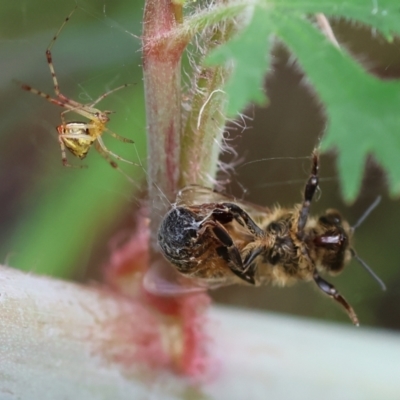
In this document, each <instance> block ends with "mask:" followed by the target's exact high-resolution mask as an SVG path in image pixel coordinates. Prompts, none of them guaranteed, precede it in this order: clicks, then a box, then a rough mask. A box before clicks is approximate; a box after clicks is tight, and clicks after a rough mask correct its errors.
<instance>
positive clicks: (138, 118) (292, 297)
mask: <svg viewBox="0 0 400 400" xmlns="http://www.w3.org/2000/svg"><path fill="white" fill-rule="evenodd" d="M74 5H75V3H74V2H73V1H68V2H62V3H61V2H56V1H54V0H52V1H50V0H36V1H35V2H27V1H22V0H16V1H14V2H9V1H7V2H3V3H1V4H0V32H1V34H0V62H1V71H2V74H1V76H0V84H1V91H0V114H1V119H0V126H1V130H0V140H1V146H0V153H1V155H0V165H1V168H0V174H1V178H0V182H1V185H0V196H1V208H0V214H1V215H0V218H1V229H0V237H1V241H0V259H1V260H2V262H4V263H6V264H8V265H10V266H13V267H17V268H21V269H24V270H28V271H32V272H35V273H44V274H51V275H56V276H61V277H67V278H73V279H79V280H83V279H87V277H90V278H97V279H100V277H101V266H102V265H103V264H104V263H105V261H106V260H107V257H108V255H109V250H108V243H109V241H110V238H112V237H113V236H114V235H116V234H117V233H118V232H120V231H121V230H123V229H129V228H131V227H132V226H133V225H134V211H135V210H136V209H137V206H138V204H139V203H140V196H139V195H138V193H137V188H136V187H134V185H132V183H130V182H129V181H128V180H127V179H126V178H125V177H124V176H123V175H122V174H120V173H119V172H118V171H115V170H113V169H112V168H110V166H109V165H108V164H107V163H106V162H105V161H104V160H103V159H102V158H101V157H100V156H99V155H98V154H97V153H96V151H95V150H94V149H93V150H92V151H91V152H90V153H89V156H88V157H87V159H86V160H84V161H83V162H80V161H79V160H77V159H73V158H72V157H69V159H70V161H71V163H74V164H80V163H81V164H86V165H88V166H89V168H87V169H71V168H69V169H68V168H63V167H62V164H61V156H60V150H59V145H58V142H57V134H56V131H55V126H56V125H58V124H59V123H60V119H59V113H60V111H62V110H61V109H59V108H58V107H57V106H55V105H52V104H50V103H48V102H46V101H45V100H44V99H42V98H40V97H39V96H35V95H33V94H31V93H28V92H25V91H23V90H21V89H20V88H19V87H18V85H17V84H15V83H13V82H12V80H13V79H15V80H19V81H21V82H24V83H28V84H29V85H31V86H33V87H35V88H37V89H40V90H43V91H44V92H47V93H49V94H53V86H52V81H51V76H50V72H49V69H48V65H47V62H46V58H45V50H46V47H47V46H48V44H49V42H50V40H51V38H52V36H53V35H54V34H55V32H56V31H57V30H58V29H59V27H60V25H61V23H62V21H63V20H64V19H65V17H66V16H67V15H68V14H69V13H70V11H71V10H72V9H73V7H74ZM78 5H79V8H78V10H77V11H76V12H75V14H74V15H73V17H72V18H71V20H70V22H69V23H68V25H67V26H66V27H65V29H64V31H63V32H62V34H61V36H60V37H59V39H58V40H57V43H56V45H55V46H54V48H53V61H54V66H55V70H56V74H57V77H58V79H59V84H60V87H61V91H62V93H64V94H65V95H67V96H69V97H71V98H73V99H76V100H78V101H82V102H88V101H90V100H91V99H95V98H97V97H98V96H99V95H101V94H102V93H104V92H106V91H107V90H109V89H112V88H114V87H117V86H119V85H121V84H124V83H130V82H134V83H136V85H135V86H133V87H129V88H127V89H124V90H121V91H119V92H117V93H115V94H114V95H112V96H111V97H109V98H107V99H106V100H104V102H102V103H100V108H101V109H111V110H114V111H116V114H115V115H112V121H111V122H110V124H109V127H110V129H112V130H113V131H115V132H117V133H119V134H120V135H123V136H126V137H129V138H131V139H133V140H135V143H136V148H137V151H138V154H139V157H140V160H141V161H142V162H143V160H145V118H144V101H143V87H142V72H141V65H140V64H141V59H140V51H139V50H140V40H139V39H138V37H137V36H139V35H140V34H141V28H142V26H141V17H142V12H143V4H142V2H135V1H130V2H128V1H111V0H104V1H102V2H99V1H89V0H86V1H79V2H78ZM334 28H335V29H336V32H337V34H338V37H339V39H341V40H342V42H343V43H345V45H346V47H347V48H350V49H351V50H352V51H353V52H354V53H355V54H356V57H357V59H358V60H360V61H362V62H363V64H364V65H366V66H367V68H368V69H369V70H371V72H374V73H377V74H379V75H381V76H383V77H385V78H396V77H397V78H398V77H399V76H400V44H399V42H398V41H395V42H394V43H393V44H391V45H387V44H385V43H384V41H383V40H382V39H380V38H379V37H375V36H372V35H371V34H370V33H369V31H368V30H363V29H360V28H355V27H350V26H348V25H345V24H343V23H341V22H335V24H334ZM310 51H312V49H311V50H310ZM327 79H329V77H327ZM267 88H268V94H269V98H270V101H271V103H270V105H269V107H268V108H266V109H253V108H250V109H249V111H248V115H249V117H250V118H248V119H246V122H245V123H243V124H242V125H243V127H246V129H241V128H240V127H237V126H233V125H232V129H231V130H230V133H229V134H228V135H227V143H228V144H229V146H232V147H233V148H234V151H231V152H230V153H229V152H228V154H226V155H225V156H224V160H225V161H227V162H231V160H232V157H233V153H234V152H235V151H236V152H237V153H238V158H239V159H240V158H243V160H244V161H243V163H242V165H241V166H239V167H236V168H235V174H234V175H230V176H229V180H230V182H231V183H230V184H228V186H227V192H228V193H231V194H234V195H236V196H238V197H240V198H245V199H248V200H250V201H252V202H255V203H259V204H266V205H273V204H276V203H279V204H281V205H282V206H292V205H293V204H295V203H296V202H299V201H300V200H301V192H302V189H303V186H304V182H305V180H306V179H307V177H308V173H309V161H308V160H306V159H304V157H306V156H309V155H310V153H311V151H312V149H313V148H314V146H315V145H316V144H317V143H318V141H319V139H320V137H321V133H322V132H323V130H324V126H325V124H326V121H325V119H324V116H323V110H322V108H321V107H320V105H319V103H318V101H317V100H316V99H315V96H314V94H313V92H312V89H311V88H310V87H309V86H308V85H307V80H306V79H304V77H303V76H302V75H301V72H300V70H299V68H298V67H297V66H296V64H295V63H294V61H293V59H291V58H290V56H289V55H288V54H287V53H286V51H285V49H284V48H282V47H278V48H277V49H276V51H275V53H274V67H273V71H272V72H271V73H270V74H269V77H268V79H267ZM376 100H377V102H378V101H379V99H376ZM351 107H352V105H351V104H349V112H351ZM349 135H351V132H349ZM105 140H106V144H107V146H108V147H109V148H110V149H111V150H112V151H114V152H115V153H117V154H119V155H121V156H122V157H124V158H127V159H130V160H132V161H135V162H139V160H138V156H137V153H136V150H135V149H134V147H133V146H132V145H129V144H124V143H120V142H118V141H116V140H115V139H113V138H112V137H106V135H105ZM273 158H284V159H283V160H278V159H273ZM246 163H249V164H247V165H246ZM119 164H120V167H121V168H122V169H123V170H124V171H125V172H126V173H127V174H128V175H129V176H131V177H132V178H133V179H134V180H135V181H137V182H138V185H137V186H140V182H141V179H142V177H143V171H142V170H141V169H140V168H139V167H134V166H129V165H127V164H124V163H122V162H120V163H119ZM320 171H321V193H320V196H319V199H318V201H316V202H315V203H314V204H313V207H312V211H313V213H321V212H323V211H324V210H325V209H326V208H331V207H333V208H337V209H339V210H340V211H341V212H342V213H343V215H344V216H345V217H346V218H347V219H348V220H349V222H350V223H351V224H353V223H355V222H356V221H357V219H358V218H359V217H360V216H361V215H362V214H363V212H364V211H365V210H366V208H367V207H368V206H369V205H370V204H371V203H372V202H373V200H374V199H375V198H376V196H378V195H379V194H382V195H383V201H382V203H381V204H380V206H379V207H378V208H377V209H376V210H375V211H374V212H373V214H372V215H371V216H370V217H369V218H368V219H367V221H366V222H365V223H364V224H363V225H362V226H361V227H360V228H359V229H358V230H357V232H356V238H355V241H356V243H355V248H356V249H357V252H358V254H359V255H360V256H361V257H362V258H363V259H364V260H365V261H366V262H367V263H368V264H369V265H370V266H371V267H372V268H373V269H374V270H375V271H376V272H377V273H378V274H379V276H380V277H381V278H382V279H383V280H384V281H385V282H386V283H387V286H388V290H387V291H386V292H382V291H381V290H380V288H379V286H378V285H377V284H376V282H374V281H373V280H372V279H371V278H370V277H369V275H368V274H367V273H366V272H365V271H363V270H362V268H361V267H360V266H359V265H358V264H357V263H355V262H353V263H351V264H350V266H349V267H348V268H347V269H346V270H345V272H344V273H343V274H342V275H340V276H339V277H337V278H331V279H329V280H330V282H332V283H333V284H335V286H336V287H337V288H338V289H339V290H340V292H341V293H342V294H343V295H344V296H345V297H346V298H347V299H348V300H349V302H350V303H351V304H352V305H353V307H354V308H355V309H356V312H357V313H358V316H359V318H360V321H361V323H362V325H363V326H367V325H374V326H378V327H388V328H395V329H399V328H400V290H399V289H398V286H400V268H399V266H400V250H399V249H400V235H399V231H400V228H399V226H400V208H399V202H398V201H395V200H393V199H388V198H387V195H386V187H385V175H384V174H383V173H382V171H381V170H380V169H379V167H378V166H376V165H375V164H374V162H373V160H369V161H368V163H367V167H366V173H365V179H364V185H363V189H362V192H361V194H360V196H359V199H358V200H357V202H356V203H355V204H353V205H351V206H346V205H345V204H343V202H342V200H341V195H340V186H339V183H338V181H337V178H336V172H335V159H334V155H333V154H332V155H324V156H323V157H322V159H321V170H320ZM221 178H223V179H225V178H226V176H221ZM212 296H213V297H214V298H215V299H216V300H217V301H220V302H224V303H229V304H235V305H238V306H241V307H251V308H260V309H268V310H273V311H279V312H285V313H291V314H298V315H303V316H308V317H314V318H320V319H326V320H336V321H340V322H343V323H345V324H350V322H349V321H348V320H347V316H346V315H345V314H344V313H343V312H342V310H341V309H340V308H339V307H337V306H336V304H334V303H333V302H332V301H331V300H330V299H327V298H325V297H324V296H323V295H321V294H320V293H319V291H318V290H317V289H316V288H315V287H313V285H312V284H299V285H297V286H294V287H292V288H283V289H280V288H272V287H268V288H259V289H253V288H247V287H237V286H235V287H228V288H223V289H219V290H217V291H214V292H213V293H212Z"/></svg>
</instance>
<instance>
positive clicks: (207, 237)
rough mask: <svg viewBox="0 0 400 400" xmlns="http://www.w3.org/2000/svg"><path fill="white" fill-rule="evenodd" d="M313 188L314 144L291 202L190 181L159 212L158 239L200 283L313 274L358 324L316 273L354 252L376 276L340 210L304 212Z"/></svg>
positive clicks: (335, 269) (283, 280)
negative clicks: (268, 201) (239, 196)
mask: <svg viewBox="0 0 400 400" xmlns="http://www.w3.org/2000/svg"><path fill="white" fill-rule="evenodd" d="M317 187H318V153H317V152H316V151H315V152H314V154H313V157H312V168H311V174H310V177H309V179H308V181H307V183H306V186H305V190H304V199H303V202H302V203H301V204H298V205H296V206H294V207H293V208H290V209H285V208H280V207H274V208H272V209H268V208H264V207H259V206H255V205H253V204H250V203H247V202H243V201H237V200H235V199H232V198H229V197H227V196H224V195H222V194H220V193H216V192H214V191H212V190H211V189H207V188H204V187H201V186H188V187H186V188H184V189H182V190H181V191H180V192H179V194H178V198H177V202H176V204H175V206H174V207H173V208H172V209H171V210H170V211H169V212H168V213H167V215H166V216H165V217H164V219H163V221H162V223H161V226H160V229H159V232H158V243H159V245H160V248H161V250H162V252H163V254H164V256H165V257H166V259H167V260H168V261H170V263H171V264H172V265H174V266H175V268H176V269H177V270H178V271H179V272H180V273H181V274H184V275H186V276H189V277H191V278H193V279H194V280H195V281H197V282H198V283H199V284H201V285H203V286H209V287H215V286H222V285H227V284H231V283H248V284H252V285H261V284H265V283H269V282H271V283H273V284H277V285H280V286H284V285H288V284H291V283H294V282H296V281H299V280H301V281H314V282H315V283H316V285H317V287H318V288H319V289H320V290H322V291H323V292H324V293H325V294H327V295H328V296H330V297H331V298H333V299H334V300H336V301H337V302H338V303H340V304H341V305H342V306H343V307H344V308H345V309H346V311H347V313H348V315H349V317H350V318H351V320H352V321H353V323H354V324H356V325H358V319H357V316H356V314H355V312H354V310H353V308H352V307H351V306H350V304H349V303H348V302H347V301H346V300H345V299H344V297H343V296H342V295H341V294H340V293H339V292H338V291H337V290H336V289H335V287H334V286H333V285H331V284H330V283H328V282H327V281H326V280H324V279H323V278H322V277H321V276H320V273H321V272H322V273H323V272H328V273H330V274H337V273H339V272H341V271H342V270H343V268H344V266H345V265H346V264H347V263H348V262H349V261H350V260H351V259H352V258H353V257H355V258H356V259H357V260H358V261H360V262H361V263H362V265H363V266H364V267H365V268H366V269H367V270H368V271H369V272H370V273H371V274H372V275H373V276H374V277H375V278H377V277H376V275H374V273H373V272H372V271H371V270H370V269H369V267H368V266H367V265H366V264H365V263H364V262H363V261H362V260H360V259H359V258H358V257H357V256H356V254H355V252H354V250H353V249H352V248H351V237H352V234H353V231H354V228H352V227H350V225H349V224H348V222H347V221H345V220H343V219H342V217H341V216H340V214H339V213H338V212H337V211H335V210H331V209H330V210H327V211H326V213H325V214H324V215H322V216H320V217H319V218H316V217H311V216H309V211H310V206H311V201H312V199H313V196H314V193H315V191H316V189H317ZM375 205H376V204H375ZM375 205H374V206H375ZM374 206H373V207H374ZM373 207H371V208H370V209H369V210H368V211H367V213H366V214H368V213H369V212H370V211H371V210H372V208H373ZM377 280H378V282H379V283H381V285H382V287H384V284H383V283H382V282H381V281H380V280H379V278H377Z"/></svg>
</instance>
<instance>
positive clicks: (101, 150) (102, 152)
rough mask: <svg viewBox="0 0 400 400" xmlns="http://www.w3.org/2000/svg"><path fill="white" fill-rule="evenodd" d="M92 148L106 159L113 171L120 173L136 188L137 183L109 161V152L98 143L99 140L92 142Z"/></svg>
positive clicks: (112, 161) (113, 162)
mask: <svg viewBox="0 0 400 400" xmlns="http://www.w3.org/2000/svg"><path fill="white" fill-rule="evenodd" d="M102 145H103V146H102ZM94 147H95V149H96V150H97V151H98V152H99V154H100V155H101V156H102V157H103V158H104V159H106V160H107V161H108V162H109V164H110V165H111V166H112V167H113V168H114V169H116V170H118V171H119V172H121V174H122V175H124V176H125V178H126V179H128V181H129V182H131V183H133V184H135V186H137V183H136V182H135V181H134V180H133V179H132V178H131V177H130V176H129V175H127V174H126V173H125V172H124V171H122V169H121V168H119V167H118V164H117V163H116V162H115V161H114V160H113V159H111V157H110V156H109V153H111V152H110V151H109V150H108V149H107V148H106V147H105V146H104V143H100V140H99V139H97V140H96V141H95V142H94Z"/></svg>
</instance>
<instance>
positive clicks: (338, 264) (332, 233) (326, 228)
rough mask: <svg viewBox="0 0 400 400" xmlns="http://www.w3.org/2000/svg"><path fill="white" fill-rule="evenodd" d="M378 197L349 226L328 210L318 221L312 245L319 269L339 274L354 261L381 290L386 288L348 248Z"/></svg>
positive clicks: (337, 214)
mask: <svg viewBox="0 0 400 400" xmlns="http://www.w3.org/2000/svg"><path fill="white" fill-rule="evenodd" d="M380 200H381V198H380V197H378V198H377V199H376V200H375V201H374V203H373V204H372V205H371V206H370V207H369V208H368V209H367V210H366V211H365V212H364V214H363V215H362V216H361V218H360V219H359V220H358V221H357V222H356V223H355V224H354V225H353V226H350V225H349V223H348V222H347V221H346V220H343V218H342V216H341V215H340V214H339V212H338V211H336V210H332V209H329V210H327V211H326V213H325V214H324V215H322V216H321V217H320V218H319V219H318V223H317V227H318V229H317V234H316V236H315V237H314V240H313V242H314V245H315V248H316V251H317V253H318V254H319V261H320V267H321V268H322V269H323V270H325V271H327V272H330V273H332V274H335V273H339V272H341V271H342V270H343V268H344V266H345V265H346V264H347V263H348V262H349V261H350V260H351V259H352V258H354V259H356V260H357V261H358V262H359V263H360V264H361V265H362V266H363V267H364V269H366V270H367V272H368V273H369V274H370V275H371V276H372V277H373V278H374V279H375V280H376V281H377V282H378V283H379V285H380V286H381V288H382V289H383V290H386V286H385V284H384V283H383V281H382V280H381V279H380V278H379V277H378V276H377V275H376V274H375V272H374V271H373V270H372V269H371V268H370V267H369V266H368V264H366V263H365V261H364V260H362V259H361V258H360V257H358V255H357V254H356V252H355V250H354V249H353V248H352V247H351V246H350V240H351V237H352V236H353V233H354V231H355V230H356V228H358V227H359V226H360V225H361V224H362V222H364V221H365V219H366V218H367V217H368V215H369V214H370V213H371V211H372V210H373V209H374V208H375V207H376V206H377V205H378V204H379V202H380Z"/></svg>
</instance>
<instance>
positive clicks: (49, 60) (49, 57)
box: [46, 5, 78, 98]
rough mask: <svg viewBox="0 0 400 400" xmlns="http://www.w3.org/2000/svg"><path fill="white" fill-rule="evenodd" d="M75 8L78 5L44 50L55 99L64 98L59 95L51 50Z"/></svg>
mask: <svg viewBox="0 0 400 400" xmlns="http://www.w3.org/2000/svg"><path fill="white" fill-rule="evenodd" d="M77 8H78V5H76V6H75V7H74V9H73V10H72V11H71V13H70V14H69V15H68V17H67V18H65V20H64V22H63V24H62V25H61V27H60V29H59V30H58V31H57V33H56V34H55V35H54V37H53V39H51V42H50V44H49V46H48V47H47V49H46V59H47V64H49V68H50V73H51V76H52V78H53V85H54V92H55V93H56V95H57V97H61V98H64V96H63V95H62V94H61V93H60V87H59V85H58V80H57V76H56V73H55V71H54V65H53V60H52V56H51V48H52V47H53V45H54V43H55V42H56V40H57V38H58V36H59V35H60V33H61V31H62V30H63V28H64V26H65V24H66V23H67V22H68V21H69V19H70V18H71V16H72V14H73V13H74V12H75V10H76V9H77Z"/></svg>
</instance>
